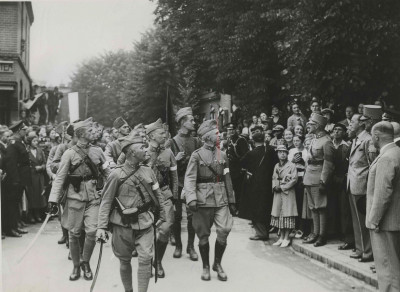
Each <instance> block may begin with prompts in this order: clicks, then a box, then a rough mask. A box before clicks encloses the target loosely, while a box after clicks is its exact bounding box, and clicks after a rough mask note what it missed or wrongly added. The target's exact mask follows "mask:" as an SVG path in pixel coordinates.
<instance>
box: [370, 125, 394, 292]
mask: <svg viewBox="0 0 400 292" xmlns="http://www.w3.org/2000/svg"><path fill="white" fill-rule="evenodd" d="M371 134H372V141H373V143H374V146H375V147H376V148H378V149H380V154H379V156H378V157H377V158H376V159H375V160H374V162H373V163H372V164H371V168H370V172H369V175H368V187H367V214H366V222H365V223H366V226H367V228H368V229H369V232H370V235H371V242H372V249H373V252H374V257H375V265H376V271H377V274H378V284H379V291H385V292H389V291H393V292H394V291H399V290H400V148H399V147H397V146H396V144H395V143H394V142H393V139H394V129H393V126H392V125H391V124H390V123H389V122H386V121H383V122H379V123H378V124H376V125H375V126H374V127H373V128H372V131H371Z"/></svg>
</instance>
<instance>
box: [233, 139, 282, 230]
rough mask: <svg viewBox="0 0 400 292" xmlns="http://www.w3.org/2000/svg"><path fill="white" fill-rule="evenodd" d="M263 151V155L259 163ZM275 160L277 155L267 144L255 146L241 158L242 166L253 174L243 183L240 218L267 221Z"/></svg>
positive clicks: (269, 213)
mask: <svg viewBox="0 0 400 292" xmlns="http://www.w3.org/2000/svg"><path fill="white" fill-rule="evenodd" d="M264 153H265V157H264V160H263V161H262V163H261V165H260V162H261V160H262V157H263V156H264ZM277 161H278V158H277V155H276V153H275V151H274V149H273V148H272V147H271V146H269V145H267V146H259V147H256V148H255V149H253V150H251V151H249V152H247V154H246V155H245V156H244V157H243V158H242V160H241V165H242V167H243V168H244V169H246V170H247V171H248V172H250V173H252V174H253V175H252V177H251V179H249V180H245V182H244V184H243V192H242V196H241V204H240V205H239V217H240V218H243V219H248V220H253V221H255V222H264V223H269V220H270V215H271V209H272V200H273V196H274V195H273V192H272V173H273V170H274V166H275V164H276V163H277Z"/></svg>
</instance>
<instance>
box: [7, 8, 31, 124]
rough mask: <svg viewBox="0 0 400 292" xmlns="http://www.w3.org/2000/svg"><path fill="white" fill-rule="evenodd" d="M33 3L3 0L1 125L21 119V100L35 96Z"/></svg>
mask: <svg viewBox="0 0 400 292" xmlns="http://www.w3.org/2000/svg"><path fill="white" fill-rule="evenodd" d="M33 20H34V17H33V10H32V4H31V2H2V1H0V124H10V123H11V122H12V121H15V120H18V112H19V109H20V106H21V105H20V103H19V101H22V100H24V99H27V98H29V97H30V96H31V94H32V93H31V90H32V89H31V88H32V80H31V77H30V76H29V62H30V28H31V25H32V23H33Z"/></svg>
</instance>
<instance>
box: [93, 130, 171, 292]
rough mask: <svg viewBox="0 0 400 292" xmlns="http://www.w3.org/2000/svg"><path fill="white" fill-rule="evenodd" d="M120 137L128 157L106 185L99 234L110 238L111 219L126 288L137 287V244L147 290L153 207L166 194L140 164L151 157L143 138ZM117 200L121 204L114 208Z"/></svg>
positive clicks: (140, 275)
mask: <svg viewBox="0 0 400 292" xmlns="http://www.w3.org/2000/svg"><path fill="white" fill-rule="evenodd" d="M120 141H121V149H122V151H123V153H125V154H126V160H125V163H124V164H123V165H120V166H117V167H116V168H115V170H114V171H113V172H112V173H111V174H110V176H109V177H108V178H107V181H106V184H105V186H104V189H103V193H102V195H103V199H102V202H101V205H100V211H99V221H98V230H97V238H99V239H101V240H105V239H106V237H107V235H106V230H107V228H108V225H109V222H110V223H111V230H112V233H113V236H112V247H113V252H114V254H115V256H116V257H117V258H118V259H119V261H120V275H121V280H122V284H123V285H124V288H125V291H126V292H129V291H133V287H132V266H131V254H132V251H133V248H134V247H135V246H136V250H137V252H138V254H139V257H138V259H139V260H138V262H139V263H138V264H139V268H138V291H139V292H146V291H147V288H148V285H149V280H150V276H151V259H152V257H153V245H154V229H153V223H154V221H155V219H154V215H153V212H152V210H153V208H154V207H159V206H160V204H161V205H162V204H164V202H163V197H164V196H163V195H162V194H161V192H160V189H159V184H158V182H157V178H156V176H155V174H154V172H153V171H152V169H151V168H150V167H148V166H144V165H141V164H140V163H142V162H143V161H145V160H147V159H148V158H149V156H148V155H147V150H146V149H145V146H144V144H143V138H142V137H141V136H139V135H138V133H137V132H132V133H131V134H130V135H129V136H127V137H125V138H123V139H121V140H120ZM114 204H115V205H116V206H117V208H114V209H113V205H114Z"/></svg>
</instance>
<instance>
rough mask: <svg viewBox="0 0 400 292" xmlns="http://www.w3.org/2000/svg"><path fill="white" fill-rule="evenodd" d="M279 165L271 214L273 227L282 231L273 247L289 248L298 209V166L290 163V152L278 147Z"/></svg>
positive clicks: (276, 168) (277, 166)
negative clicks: (290, 235)
mask: <svg viewBox="0 0 400 292" xmlns="http://www.w3.org/2000/svg"><path fill="white" fill-rule="evenodd" d="M276 151H277V152H278V158H279V163H277V164H276V165H275V169H274V172H273V175H272V188H273V191H274V201H273V204H272V212H271V225H272V226H274V227H277V228H279V229H280V233H281V235H280V238H279V240H278V241H277V242H275V243H274V244H273V245H276V246H280V247H287V246H289V244H290V239H289V234H290V230H291V229H293V228H295V224H296V217H297V215H298V213H297V207H296V194H295V190H294V186H295V185H296V182H297V169H296V165H295V164H294V163H292V162H290V161H288V150H287V149H286V147H285V146H284V145H278V146H277V148H276Z"/></svg>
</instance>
